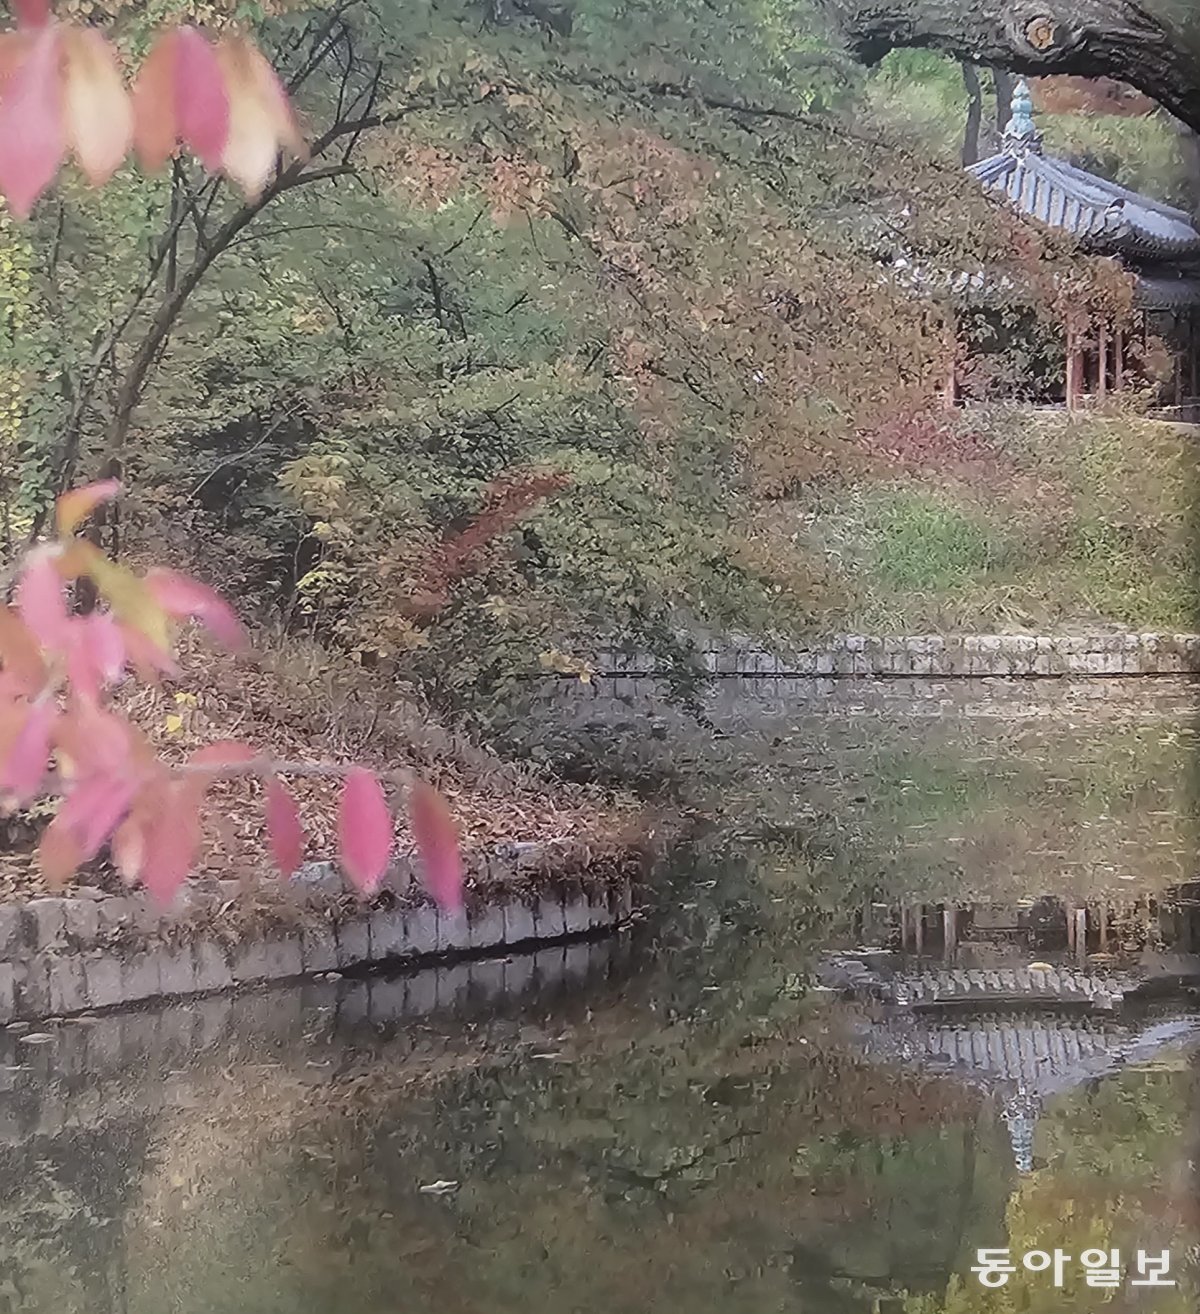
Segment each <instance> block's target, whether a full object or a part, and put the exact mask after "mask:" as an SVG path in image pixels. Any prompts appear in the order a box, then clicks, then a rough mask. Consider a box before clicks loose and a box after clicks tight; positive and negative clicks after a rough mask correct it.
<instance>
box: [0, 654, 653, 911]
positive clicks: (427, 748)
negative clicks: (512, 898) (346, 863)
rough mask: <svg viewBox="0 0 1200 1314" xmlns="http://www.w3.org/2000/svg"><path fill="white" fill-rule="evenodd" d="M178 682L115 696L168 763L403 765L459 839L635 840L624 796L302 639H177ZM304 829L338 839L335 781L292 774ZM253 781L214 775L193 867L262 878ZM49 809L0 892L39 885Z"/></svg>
mask: <svg viewBox="0 0 1200 1314" xmlns="http://www.w3.org/2000/svg"><path fill="white" fill-rule="evenodd" d="M180 660H181V666H182V673H181V676H180V678H179V679H178V680H174V681H168V682H165V683H164V684H163V685H162V687H160V688H150V687H147V686H145V685H140V684H137V683H136V682H134V681H132V680H131V681H130V682H129V683H128V684H127V686H125V687H124V688H123V689H122V690H120V691H119V697H118V699H117V703H118V706H119V707H120V708H121V709H122V710H123V711H125V712H126V713H127V714H128V715H129V716H130V717H131V718H132V719H133V720H134V721H135V722H136V723H137V724H138V725H139V726H140V727H141V729H142V730H143V731H145V733H146V734H147V735H148V736H149V737H150V739H151V740H152V741H153V742H154V743H155V744H156V746H157V747H158V748H159V749H160V751H161V752H162V754H163V755H164V757H166V758H167V759H168V760H171V759H182V758H183V757H184V756H185V755H186V754H187V753H188V752H190V751H191V750H193V749H195V748H198V747H200V746H201V745H203V744H207V743H211V742H213V741H214V740H220V739H239V740H244V741H247V742H249V743H252V744H254V745H255V746H257V747H259V748H261V749H262V750H263V751H264V752H266V753H269V754H270V755H271V756H272V757H274V758H276V759H278V760H286V761H291V762H305V763H345V762H361V763H363V764H364V765H366V766H369V767H373V768H375V769H377V770H380V771H395V770H397V769H399V768H411V769H412V770H414V771H416V772H418V773H420V774H421V775H422V776H423V777H424V778H425V779H427V780H429V781H430V782H431V783H432V784H434V785H436V786H437V787H438V788H439V789H440V790H441V791H442V792H443V794H444V795H445V796H446V798H447V799H448V801H449V803H450V805H451V808H452V810H453V812H454V814H455V817H456V818H457V820H458V824H459V827H460V833H461V838H462V842H463V845H464V847H466V848H475V847H482V846H485V845H492V844H496V843H498V842H502V841H512V840H537V841H543V842H544V841H549V840H574V841H583V842H586V843H587V844H589V845H590V846H592V847H593V848H594V850H595V851H596V852H598V853H603V852H611V851H614V850H616V849H617V848H619V847H622V846H623V845H625V844H627V843H629V842H631V839H632V835H633V833H634V832H635V830H636V825H637V813H636V810H635V808H634V805H633V804H632V802H631V800H629V799H627V798H621V797H616V796H614V795H612V794H610V793H605V792H603V791H601V790H599V789H594V788H588V787H583V786H578V785H565V784H563V783H561V782H558V781H554V780H551V779H548V778H546V777H541V776H539V775H537V774H536V773H534V772H533V771H532V770H528V769H525V768H523V767H520V766H517V765H514V764H512V763H508V762H504V761H502V760H501V759H500V758H498V757H496V756H495V755H494V754H493V753H491V752H489V751H488V750H487V749H485V748H484V747H483V746H481V745H480V744H478V743H476V742H474V741H472V740H470V739H469V738H467V737H466V736H463V735H459V734H457V733H453V732H450V731H448V730H447V729H446V728H445V727H443V726H441V725H439V724H438V723H437V721H435V720H434V719H433V718H432V717H431V716H430V715H429V714H427V713H426V712H425V711H424V710H423V709H422V708H421V706H420V704H419V702H418V701H417V699H416V697H415V695H414V694H413V692H412V691H411V690H410V689H407V688H404V687H403V686H400V685H398V684H396V683H394V682H389V681H387V680H385V679H382V678H375V677H372V676H371V675H370V674H369V673H366V672H363V671H362V670H361V669H360V668H358V667H356V666H355V665H353V664H352V663H350V662H349V661H347V660H345V659H343V658H340V657H338V656H337V655H335V654H332V653H330V652H329V651H327V650H325V649H323V648H321V647H320V646H319V645H317V644H314V643H311V642H308V641H304V640H294V639H289V640H286V641H285V640H281V639H279V638H272V637H270V636H260V639H259V642H258V643H257V645H256V650H255V652H254V654H253V655H252V656H243V657H232V656H229V655H227V654H224V653H218V652H214V651H213V650H212V649H211V648H210V647H208V646H207V645H206V644H204V643H203V642H202V641H201V640H200V639H199V638H198V637H197V636H195V635H187V636H185V638H184V641H183V645H182V651H181V653H180ZM292 784H293V787H294V791H295V794H296V797H297V799H298V801H299V804H300V808H301V811H302V813H303V816H304V820H305V825H306V829H307V831H308V834H309V849H308V856H309V857H310V858H327V857H331V856H332V855H333V853H334V851H335V847H336V804H337V792H338V783H337V781H336V780H335V779H321V778H303V779H296V780H294V781H293V782H292ZM260 798H261V786H260V785H259V783H258V782H257V781H254V780H248V779H240V780H233V781H225V782H220V783H219V784H218V785H217V786H216V787H214V789H213V791H212V793H211V795H210V807H209V810H208V814H207V817H206V821H205V835H204V847H203V851H202V855H201V858H200V861H199V863H198V866H197V874H198V875H208V876H219V877H222V878H242V877H246V876H251V877H253V876H257V875H259V874H263V875H267V874H269V873H270V867H269V861H268V860H267V859H266V857H265V848H264V834H263V819H262V808H261V805H260ZM393 803H394V807H395V813H396V817H397V826H396V838H397V844H398V850H399V852H401V853H403V852H406V851H408V850H409V849H410V848H411V837H410V834H409V831H408V827H407V822H406V820H405V816H404V809H403V799H402V798H400V797H395V798H394V799H393ZM48 815H49V813H48V812H42V813H40V814H39V811H38V810H35V811H34V812H33V813H30V814H23V815H22V816H20V817H17V818H14V819H12V820H11V821H10V822H9V823H8V835H7V840H8V842H7V844H6V845H5V847H6V848H7V849H8V852H6V853H5V854H4V855H3V858H2V859H0V899H3V898H19V897H28V896H30V895H33V894H36V893H45V892H46V891H45V888H44V886H43V883H42V881H41V878H40V874H39V873H38V871H37V867H36V860H35V858H34V856H33V852H32V850H33V847H34V843H35V841H36V834H37V832H38V830H39V829H40V826H41V825H43V824H44V822H45V818H46V816H48Z"/></svg>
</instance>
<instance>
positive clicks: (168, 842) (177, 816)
mask: <svg viewBox="0 0 1200 1314" xmlns="http://www.w3.org/2000/svg"><path fill="white" fill-rule="evenodd" d="M144 843H145V849H144V854H143V858H142V864H141V872H140V875H141V880H142V884H143V885H144V886H145V887H146V892H147V893H148V894H149V895H150V897H151V899H152V900H153V901H154V902H155V903H156V904H158V905H159V906H160V907H165V906H167V905H168V904H169V903H170V902H171V900H172V899H173V898H174V897H175V893H176V891H177V890H178V889H179V887H180V886H181V885H182V884H183V882H184V881H185V880H186V879H187V874H188V871H189V870H190V869H191V866H192V862H193V861H194V859H195V857H196V850H197V849H198V848H199V847H200V808H199V800H198V797H197V793H196V790H195V788H194V787H193V785H192V784H191V782H189V781H186V780H176V781H172V782H171V784H169V785H168V786H167V787H166V788H165V789H164V790H163V792H162V802H161V806H160V807H159V808H158V810H157V814H156V815H154V816H152V817H151V818H150V820H149V823H148V824H147V825H146V826H145V829H144Z"/></svg>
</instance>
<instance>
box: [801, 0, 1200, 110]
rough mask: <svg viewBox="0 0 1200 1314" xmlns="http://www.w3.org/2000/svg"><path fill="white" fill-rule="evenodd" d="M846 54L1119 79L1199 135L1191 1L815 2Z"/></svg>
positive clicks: (1199, 78)
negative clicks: (911, 53) (922, 52)
mask: <svg viewBox="0 0 1200 1314" xmlns="http://www.w3.org/2000/svg"><path fill="white" fill-rule="evenodd" d="M818 4H819V5H820V7H821V9H822V10H823V11H824V13H825V15H826V16H827V18H828V19H829V20H830V22H831V23H832V25H833V27H834V28H835V30H837V31H838V32H840V33H841V35H842V37H843V38H844V39H845V41H846V43H847V45H848V46H849V48H850V51H851V53H852V54H854V55H855V56H856V57H857V58H858V59H860V60H862V61H863V62H864V63H868V64H873V63H877V62H878V61H879V60H880V59H882V58H883V56H884V55H886V54H887V53H888V51H889V50H895V49H898V48H902V47H907V46H913V47H919V48H922V49H927V50H938V51H941V52H942V53H943V54H947V55H951V56H953V57H954V58H956V59H964V60H968V61H970V62H971V63H974V64H990V65H992V66H993V67H996V68H1002V69H1008V70H1010V71H1011V72H1014V73H1025V74H1032V75H1034V76H1040V75H1045V74H1052V73H1069V74H1074V75H1077V76H1080V77H1089V78H1094V77H1112V78H1116V79H1118V80H1119V81H1121V82H1127V83H1129V84H1131V85H1132V86H1135V87H1137V88H1138V89H1139V90H1140V91H1144V92H1145V93H1146V94H1147V95H1148V96H1152V97H1153V98H1154V99H1155V100H1157V101H1158V102H1159V103H1160V104H1162V105H1165V106H1166V108H1167V109H1169V110H1170V111H1171V112H1172V113H1173V114H1174V115H1176V117H1178V118H1180V119H1182V120H1183V121H1184V122H1185V123H1187V124H1188V125H1189V126H1190V127H1192V128H1195V129H1197V130H1200V6H1198V5H1196V4H1195V3H1194V2H1193V0H993V3H991V4H980V3H978V0H818Z"/></svg>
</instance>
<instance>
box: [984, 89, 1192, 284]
mask: <svg viewBox="0 0 1200 1314" xmlns="http://www.w3.org/2000/svg"><path fill="white" fill-rule="evenodd" d="M967 172H968V173H970V174H972V175H973V176H974V177H975V178H977V179H979V181H980V182H981V183H983V185H984V186H985V187H987V188H988V189H989V190H992V191H997V192H1002V193H1003V194H1004V195H1005V196H1006V197H1007V199H1008V200H1009V201H1010V202H1011V203H1012V205H1013V206H1014V207H1015V208H1016V209H1018V210H1019V211H1020V212H1021V213H1022V214H1025V215H1028V216H1029V217H1030V218H1032V219H1038V220H1040V221H1041V222H1042V223H1044V224H1048V225H1049V226H1050V227H1052V228H1059V229H1062V230H1064V231H1065V232H1068V233H1070V234H1072V236H1074V237H1076V238H1078V239H1079V240H1080V242H1081V243H1083V244H1084V245H1085V246H1087V247H1089V248H1091V249H1092V250H1094V251H1098V252H1100V253H1102V254H1109V255H1123V256H1134V257H1138V256H1140V257H1143V258H1149V259H1155V258H1158V259H1164V258H1171V257H1175V256H1181V255H1200V232H1197V231H1196V228H1195V227H1194V225H1193V223H1192V220H1191V217H1190V216H1189V215H1188V214H1186V213H1185V212H1184V211H1183V210H1177V209H1175V208H1174V207H1173V206H1169V205H1164V204H1163V203H1162V202H1161V201H1156V200H1154V199H1153V198H1151V197H1149V196H1142V195H1139V194H1138V193H1137V192H1131V191H1129V190H1128V189H1127V188H1124V187H1119V186H1117V184H1116V183H1112V182H1109V181H1108V180H1107V179H1106V178H1099V177H1097V176H1096V175H1095V174H1090V173H1085V172H1084V170H1082V169H1077V168H1075V166H1074V165H1071V164H1067V163H1066V162H1065V161H1064V160H1055V159H1051V158H1049V157H1047V156H1045V155H1043V154H1042V140H1041V137H1040V135H1039V134H1038V131H1037V129H1036V127H1035V126H1034V123H1033V119H1032V116H1031V101H1030V97H1029V89H1028V87H1027V86H1025V84H1024V83H1022V84H1020V86H1019V87H1018V90H1017V93H1016V95H1015V96H1014V100H1013V117H1012V121H1011V122H1010V123H1009V125H1008V128H1007V129H1006V131H1005V134H1004V149H1003V150H1002V151H1001V152H1000V154H999V155H994V156H992V157H991V159H987V160H982V161H980V162H979V163H978V164H972V165H970V166H969V167H968V170H967Z"/></svg>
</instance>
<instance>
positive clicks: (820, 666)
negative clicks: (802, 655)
mask: <svg viewBox="0 0 1200 1314" xmlns="http://www.w3.org/2000/svg"><path fill="white" fill-rule="evenodd" d="M833 668H834V654H833V653H831V652H819V653H817V655H816V660H815V661H814V662H813V671H814V672H815V673H816V674H817V675H832V674H833Z"/></svg>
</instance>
